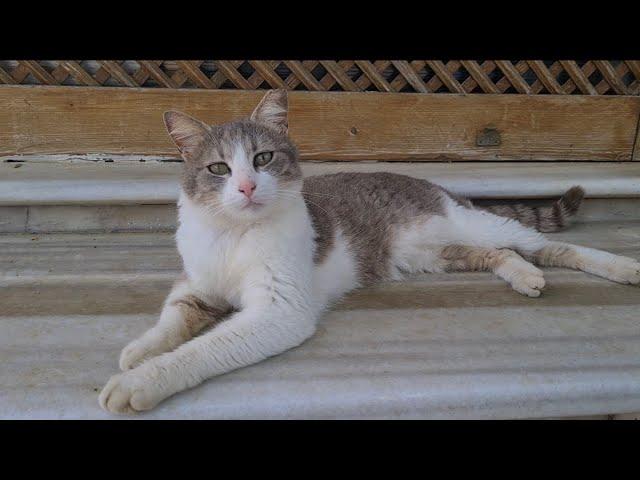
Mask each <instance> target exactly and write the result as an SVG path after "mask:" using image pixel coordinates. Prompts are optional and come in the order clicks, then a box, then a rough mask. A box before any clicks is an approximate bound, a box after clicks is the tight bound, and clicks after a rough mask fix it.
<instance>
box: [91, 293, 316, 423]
mask: <svg viewBox="0 0 640 480" xmlns="http://www.w3.org/2000/svg"><path fill="white" fill-rule="evenodd" d="M314 331H315V316H314V315H313V314H312V313H311V312H310V309H307V308H302V309H301V308H299V305H296V306H295V307H294V306H291V305H287V306H285V305H280V304H276V303H275V302H274V303H272V304H271V305H255V306H250V307H247V308H245V309H244V310H242V311H239V312H236V313H234V314H232V315H231V316H230V317H229V319H228V320H226V321H225V322H223V323H221V324H220V325H217V326H216V327H215V328H213V329H212V330H211V331H209V332H207V333H205V334H203V335H201V336H199V337H196V338H194V339H192V340H190V341H189V342H187V343H184V344H182V345H181V346H180V347H178V348H177V349H176V350H174V351H172V352H167V353H164V354H162V355H160V356H157V357H154V358H151V359H149V360H148V361H146V362H144V363H143V364H141V365H139V366H138V367H136V368H134V369H132V370H128V371H126V372H123V373H120V374H117V375H115V376H113V377H111V379H110V380H109V381H108V383H107V385H106V386H105V387H104V389H103V390H102V392H101V393H100V398H99V402H100V405H101V406H102V408H104V409H105V410H107V411H109V412H112V413H134V412H139V411H143V410H149V409H151V408H153V407H155V406H156V405H157V404H158V403H160V402H161V401H162V400H164V399H165V398H167V397H169V396H171V395H173V394H175V393H177V392H180V391H182V390H186V389H188V388H191V387H194V386H196V385H198V384H200V383H201V382H203V381H204V380H206V379H208V378H210V377H213V376H216V375H221V374H223V373H226V372H229V371H231V370H235V369H237V368H240V367H244V366H247V365H251V364H253V363H257V362H259V361H261V360H264V359H265V358H268V357H270V356H273V355H277V354H279V353H282V352H284V351H285V350H288V349H290V348H293V347H295V346H298V345H300V344H301V343H302V342H303V341H305V340H306V339H307V338H309V337H310V336H311V335H313V332H314Z"/></svg>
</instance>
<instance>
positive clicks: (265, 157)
mask: <svg viewBox="0 0 640 480" xmlns="http://www.w3.org/2000/svg"><path fill="white" fill-rule="evenodd" d="M272 158H273V152H262V153H258V154H257V155H256V156H255V157H253V165H254V166H255V167H264V166H265V165H266V164H267V163H269V162H270V161H271V159H272Z"/></svg>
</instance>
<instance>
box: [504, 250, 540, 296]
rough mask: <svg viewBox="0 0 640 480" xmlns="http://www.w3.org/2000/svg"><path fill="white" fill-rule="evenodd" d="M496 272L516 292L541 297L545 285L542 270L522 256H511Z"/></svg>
mask: <svg viewBox="0 0 640 480" xmlns="http://www.w3.org/2000/svg"><path fill="white" fill-rule="evenodd" d="M496 273H498V274H499V275H500V276H501V277H502V278H504V279H505V280H506V281H507V282H509V284H510V285H511V288H513V289H514V290H515V291H516V292H518V293H521V294H522V295H526V296H527V297H539V296H540V293H541V291H542V289H543V288H544V286H545V280H544V274H543V273H542V270H540V269H539V268H537V267H535V266H534V265H532V264H530V263H529V262H526V261H525V260H523V259H521V258H517V257H515V258H510V259H509V260H507V262H505V264H504V265H503V266H501V267H500V268H499V271H497V272H496Z"/></svg>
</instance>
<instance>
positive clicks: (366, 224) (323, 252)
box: [302, 172, 447, 285]
mask: <svg viewBox="0 0 640 480" xmlns="http://www.w3.org/2000/svg"><path fill="white" fill-rule="evenodd" d="M302 193H303V196H304V198H305V201H306V203H307V208H308V210H309V214H310V215H311V219H312V223H313V227H314V230H315V234H316V238H315V241H316V252H315V261H316V263H321V262H322V261H323V260H324V258H326V256H327V255H328V253H329V251H330V250H331V247H332V245H333V241H334V237H335V231H336V228H340V230H341V231H342V233H343V234H344V236H345V238H346V239H347V241H348V242H349V244H350V246H351V248H352V250H353V252H354V254H355V256H356V259H357V264H358V268H359V276H360V281H361V282H362V283H363V284H364V285H367V284H371V283H374V282H376V281H379V280H383V279H385V278H388V277H389V274H390V271H391V262H390V259H391V245H392V241H393V238H394V234H395V230H396V228H397V227H399V226H403V225H407V224H409V223H411V222H413V221H416V220H424V219H425V218H426V217H429V216H432V215H444V202H443V200H444V198H445V197H446V195H447V194H446V192H445V191H444V190H443V189H442V188H441V187H439V186H437V185H434V184H432V183H430V182H428V181H426V180H421V179H418V178H413V177H408V176H406V175H398V174H394V173H386V172H377V173H334V174H329V175H318V176H312V177H308V178H306V179H304V184H303V187H302Z"/></svg>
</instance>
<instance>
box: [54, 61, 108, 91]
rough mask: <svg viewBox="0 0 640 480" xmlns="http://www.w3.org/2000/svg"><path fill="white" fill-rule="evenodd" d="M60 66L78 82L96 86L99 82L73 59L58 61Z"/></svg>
mask: <svg viewBox="0 0 640 480" xmlns="http://www.w3.org/2000/svg"><path fill="white" fill-rule="evenodd" d="M60 66H61V67H62V68H64V69H65V70H66V71H67V72H69V74H70V75H71V76H72V77H74V78H75V79H76V80H78V81H79V82H80V83H82V84H84V85H87V86H90V87H97V86H99V85H100V84H99V83H98V82H96V80H95V79H94V78H93V77H92V76H91V75H89V74H88V73H87V72H86V70H85V69H84V68H82V67H81V66H80V64H79V63H78V62H76V61H73V60H66V61H63V62H60Z"/></svg>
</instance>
